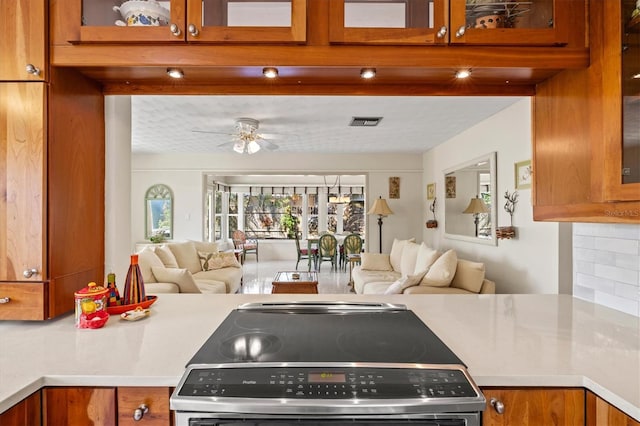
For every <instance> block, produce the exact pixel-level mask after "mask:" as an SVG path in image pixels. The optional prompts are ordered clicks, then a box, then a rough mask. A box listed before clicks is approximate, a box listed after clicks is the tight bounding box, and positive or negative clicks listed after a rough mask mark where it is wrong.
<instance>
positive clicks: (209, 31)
mask: <svg viewBox="0 0 640 426" xmlns="http://www.w3.org/2000/svg"><path fill="white" fill-rule="evenodd" d="M186 1H187V21H186V33H187V41H189V42H215V43H235V42H242V43H256V44H260V43H304V42H305V41H306V37H307V0H262V1H260V2H246V1H242V0H218V1H210V2H206V3H205V2H203V1H202V0H186ZM234 7H235V8H236V9H237V11H236V12H235V14H234V10H235V9H234ZM282 7H284V10H285V11H286V9H287V8H290V11H289V16H288V17H286V16H284V15H282V13H281V12H282V9H281V8H282ZM284 14H285V15H286V12H284ZM280 15H282V16H280ZM234 16H236V17H237V18H240V19H244V20H245V21H246V22H237V23H234V22H233V18H234ZM274 17H275V19H276V20H280V19H282V20H283V21H287V20H288V24H286V23H284V22H283V23H279V24H278V23H275V22H274V23H270V22H269V21H270V20H271V19H273V18H274Z"/></svg>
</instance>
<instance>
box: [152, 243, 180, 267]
mask: <svg viewBox="0 0 640 426" xmlns="http://www.w3.org/2000/svg"><path fill="white" fill-rule="evenodd" d="M153 252H154V253H155V254H157V255H158V257H159V258H160V260H161V261H162V264H163V265H164V266H165V267H166V268H177V267H178V261H177V260H176V257H175V256H174V255H173V252H172V251H171V250H169V247H167V246H160V247H156V249H155V250H154V251H153Z"/></svg>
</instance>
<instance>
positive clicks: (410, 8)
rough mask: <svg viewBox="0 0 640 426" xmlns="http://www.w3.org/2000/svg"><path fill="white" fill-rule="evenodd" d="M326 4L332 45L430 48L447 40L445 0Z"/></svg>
mask: <svg viewBox="0 0 640 426" xmlns="http://www.w3.org/2000/svg"><path fill="white" fill-rule="evenodd" d="M328 1H329V41H330V42H331V43H335V44H378V45H384V44H389V45H431V44H446V43H447V42H448V41H449V28H448V16H449V14H448V13H449V7H448V0H430V1H428V0H384V1H380V2H363V1H360V0H328ZM369 16H370V17H369ZM351 19H354V20H355V21H357V22H351ZM378 21H379V22H378ZM365 25H367V26H365Z"/></svg>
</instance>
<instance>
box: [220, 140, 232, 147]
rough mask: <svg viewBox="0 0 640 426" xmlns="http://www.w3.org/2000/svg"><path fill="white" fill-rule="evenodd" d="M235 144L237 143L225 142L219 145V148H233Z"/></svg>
mask: <svg viewBox="0 0 640 426" xmlns="http://www.w3.org/2000/svg"><path fill="white" fill-rule="evenodd" d="M234 144H235V142H233V141H232V142H224V143H221V144H219V145H218V148H224V147H228V146H233V145H234Z"/></svg>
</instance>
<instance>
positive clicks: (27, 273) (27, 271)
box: [22, 268, 38, 278]
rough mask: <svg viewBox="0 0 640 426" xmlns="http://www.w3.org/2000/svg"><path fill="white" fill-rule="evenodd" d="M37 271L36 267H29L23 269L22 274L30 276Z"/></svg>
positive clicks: (26, 276)
mask: <svg viewBox="0 0 640 426" xmlns="http://www.w3.org/2000/svg"><path fill="white" fill-rule="evenodd" d="M37 273H38V270H37V269H36V268H31V269H25V270H24V272H23V273H22V275H24V277H25V278H31V277H32V276H34V275H35V274H37Z"/></svg>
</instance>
